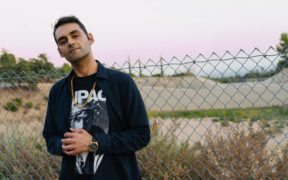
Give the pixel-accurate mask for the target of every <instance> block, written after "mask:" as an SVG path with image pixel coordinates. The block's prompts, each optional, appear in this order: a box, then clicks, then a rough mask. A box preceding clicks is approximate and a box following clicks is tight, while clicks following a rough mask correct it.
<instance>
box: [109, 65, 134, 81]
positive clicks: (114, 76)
mask: <svg viewBox="0 0 288 180" xmlns="http://www.w3.org/2000/svg"><path fill="white" fill-rule="evenodd" d="M106 70H107V74H108V77H109V79H110V78H111V80H116V81H123V80H124V81H129V80H132V78H131V76H130V75H129V74H127V73H125V72H122V71H120V70H118V69H111V68H106Z"/></svg>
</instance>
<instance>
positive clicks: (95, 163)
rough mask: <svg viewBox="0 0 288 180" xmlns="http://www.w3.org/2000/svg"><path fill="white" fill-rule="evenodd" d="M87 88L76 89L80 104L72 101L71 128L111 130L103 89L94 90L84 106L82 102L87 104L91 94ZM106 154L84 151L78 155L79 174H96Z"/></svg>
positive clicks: (76, 167) (99, 131) (77, 167)
mask: <svg viewBox="0 0 288 180" xmlns="http://www.w3.org/2000/svg"><path fill="white" fill-rule="evenodd" d="M89 93H90V92H88V91H87V90H77V91H75V98H76V100H77V102H78V104H80V107H78V106H76V105H75V104H74V103H73V102H72V108H71V123H70V126H71V128H75V129H78V128H83V129H85V130H86V131H87V132H89V133H90V134H95V133H103V132H104V133H106V134H108V130H109V118H108V113H107V107H106V97H105V96H104V94H103V90H98V92H96V91H95V90H92V93H93V94H92V96H91V97H90V98H89V101H88V103H87V104H86V106H84V107H83V108H82V107H81V104H85V103H86V100H87V98H88V96H89ZM103 157H104V155H103V154H99V155H95V154H94V153H92V152H89V153H88V152H87V153H82V154H80V155H77V156H76V164H75V170H76V173H77V174H95V173H96V170H97V168H98V167H99V165H100V163H101V161H102V159H103Z"/></svg>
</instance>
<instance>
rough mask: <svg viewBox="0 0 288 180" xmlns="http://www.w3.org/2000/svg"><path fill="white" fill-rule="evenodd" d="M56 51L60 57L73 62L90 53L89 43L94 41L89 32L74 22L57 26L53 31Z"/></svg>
mask: <svg viewBox="0 0 288 180" xmlns="http://www.w3.org/2000/svg"><path fill="white" fill-rule="evenodd" d="M55 38H56V41H57V46H58V51H59V53H60V55H61V57H65V58H66V59H67V61H69V62H71V63H73V62H75V61H78V60H79V59H84V58H85V57H87V56H89V54H90V53H91V44H92V43H93V42H94V39H93V36H92V35H91V34H88V37H87V35H86V34H85V33H84V31H83V30H82V29H81V28H80V26H79V25H78V24H76V23H68V24H64V25H62V26H59V27H58V28H57V29H56V31H55Z"/></svg>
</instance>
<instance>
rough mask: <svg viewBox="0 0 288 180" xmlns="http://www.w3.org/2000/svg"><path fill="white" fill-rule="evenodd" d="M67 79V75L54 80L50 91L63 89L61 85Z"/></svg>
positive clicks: (63, 84)
mask: <svg viewBox="0 0 288 180" xmlns="http://www.w3.org/2000/svg"><path fill="white" fill-rule="evenodd" d="M66 81H67V76H65V77H63V78H62V79H60V80H58V81H56V82H55V83H54V84H53V85H52V87H51V90H50V91H54V92H55V91H58V90H60V89H63V87H64V86H65V85H66V83H65V82H66Z"/></svg>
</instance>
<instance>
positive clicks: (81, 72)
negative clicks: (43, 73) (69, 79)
mask: <svg viewBox="0 0 288 180" xmlns="http://www.w3.org/2000/svg"><path fill="white" fill-rule="evenodd" d="M72 67H73V70H74V72H75V74H76V75H77V76H78V77H85V76H89V75H91V74H94V73H96V72H97V69H98V63H97V62H96V61H95V60H94V58H89V59H86V60H84V61H79V62H78V63H74V64H72Z"/></svg>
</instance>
